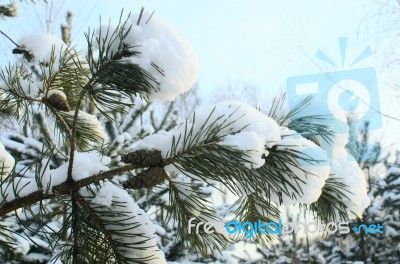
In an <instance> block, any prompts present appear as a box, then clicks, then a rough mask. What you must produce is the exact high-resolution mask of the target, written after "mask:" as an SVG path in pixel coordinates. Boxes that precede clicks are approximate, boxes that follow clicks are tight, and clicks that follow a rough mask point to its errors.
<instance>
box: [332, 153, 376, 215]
mask: <svg viewBox="0 0 400 264" xmlns="http://www.w3.org/2000/svg"><path fill="white" fill-rule="evenodd" d="M349 155H350V154H349V153H347V151H346V150H344V149H342V150H338V149H337V150H336V151H335V153H334V154H333V160H332V169H331V174H334V175H336V176H337V177H340V178H342V179H343V182H344V183H345V184H346V185H348V188H347V190H348V191H349V193H347V196H348V198H349V199H350V200H343V202H345V203H346V206H347V211H348V213H349V216H350V217H351V218H352V219H354V218H355V217H356V216H357V217H360V218H362V213H363V212H364V210H365V208H367V207H368V205H369V204H370V199H369V197H368V191H367V182H366V179H365V175H364V174H363V172H362V170H361V168H360V167H359V166H358V164H357V162H356V161H354V159H353V160H351V158H349ZM352 212H354V213H355V214H356V216H354V215H353V214H352Z"/></svg>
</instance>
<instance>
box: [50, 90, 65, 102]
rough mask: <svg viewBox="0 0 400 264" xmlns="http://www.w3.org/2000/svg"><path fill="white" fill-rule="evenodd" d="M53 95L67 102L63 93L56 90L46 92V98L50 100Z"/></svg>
mask: <svg viewBox="0 0 400 264" xmlns="http://www.w3.org/2000/svg"><path fill="white" fill-rule="evenodd" d="M53 94H57V95H59V96H61V97H62V98H64V99H65V100H67V96H66V95H65V93H64V92H63V91H61V90H58V89H51V90H49V91H48V92H47V98H50V96H52V95H53Z"/></svg>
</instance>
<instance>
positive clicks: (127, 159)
mask: <svg viewBox="0 0 400 264" xmlns="http://www.w3.org/2000/svg"><path fill="white" fill-rule="evenodd" d="M121 161H122V162H124V163H129V164H133V165H137V166H138V167H152V166H157V165H160V164H161V162H162V157H161V151H159V150H155V149H153V150H147V149H140V150H136V151H134V152H129V153H127V154H125V155H124V156H123V157H122V158H121Z"/></svg>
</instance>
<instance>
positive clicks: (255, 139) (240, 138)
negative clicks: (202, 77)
mask: <svg viewBox="0 0 400 264" xmlns="http://www.w3.org/2000/svg"><path fill="white" fill-rule="evenodd" d="M211 124H213V126H215V127H217V126H221V129H220V131H219V132H218V133H217V135H216V138H214V139H212V141H213V142H214V143H215V144H220V145H223V146H229V147H231V148H233V149H237V150H241V151H243V152H244V153H245V154H246V155H247V156H246V157H245V159H246V161H245V163H244V165H246V166H247V167H249V168H259V167H261V166H262V165H263V164H264V160H263V159H262V156H263V155H265V156H267V155H268V151H267V150H266V149H267V148H271V147H272V146H274V145H275V144H276V143H277V142H278V141H279V140H280V139H281V136H280V130H281V128H280V126H279V125H278V124H277V123H276V122H275V121H274V120H272V119H271V118H269V117H268V116H266V115H264V114H263V113H261V112H260V111H258V110H257V109H255V108H253V107H251V106H249V105H247V104H244V103H239V102H223V103H218V104H215V105H212V106H203V107H200V108H198V109H197V110H196V114H195V118H194V120H193V119H192V120H189V121H188V124H187V128H188V129H191V128H192V127H193V132H192V134H193V136H194V135H196V134H197V133H198V132H199V131H200V130H201V129H204V127H207V126H209V125H211ZM184 134H185V124H183V125H181V126H180V127H178V129H176V130H174V131H171V132H165V131H164V132H162V133H158V134H154V135H150V136H148V137H145V138H144V139H142V140H140V141H138V142H136V143H135V144H134V145H133V146H132V149H133V150H137V149H158V150H160V151H161V154H162V156H163V158H167V157H168V156H169V155H170V153H169V151H170V149H171V146H172V142H173V138H175V140H176V141H177V139H178V138H180V135H181V139H180V140H179V142H175V143H176V144H177V152H178V153H179V152H183V151H185V150H186V149H187V147H188V145H187V144H186V145H185V144H184V143H183V138H182V137H183V135H184ZM208 137H209V135H208V133H201V135H200V136H199V137H198V138H197V140H196V141H198V142H207V141H210V140H211V139H209V138H208Z"/></svg>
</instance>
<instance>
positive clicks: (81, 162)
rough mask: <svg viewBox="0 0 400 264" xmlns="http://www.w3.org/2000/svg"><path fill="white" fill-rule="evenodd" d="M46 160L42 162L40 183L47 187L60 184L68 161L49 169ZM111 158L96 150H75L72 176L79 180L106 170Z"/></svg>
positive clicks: (66, 171)
mask: <svg viewBox="0 0 400 264" xmlns="http://www.w3.org/2000/svg"><path fill="white" fill-rule="evenodd" d="M47 162H48V160H44V161H43V162H42V178H41V183H42V186H43V187H44V188H49V190H50V191H51V189H52V187H54V186H57V185H60V184H62V183H63V182H65V181H66V180H67V175H68V166H69V162H66V163H64V164H63V165H61V166H60V167H58V168H56V169H53V170H51V169H49V168H48V166H46V164H47ZM110 162H111V159H110V158H109V157H105V156H101V155H100V154H99V153H98V152H96V151H90V152H75V158H74V164H73V167H72V178H73V179H74V180H75V181H79V180H82V179H85V178H88V177H90V176H93V175H95V174H97V173H100V172H102V171H108V170H109V168H108V166H107V165H108V164H110Z"/></svg>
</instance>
